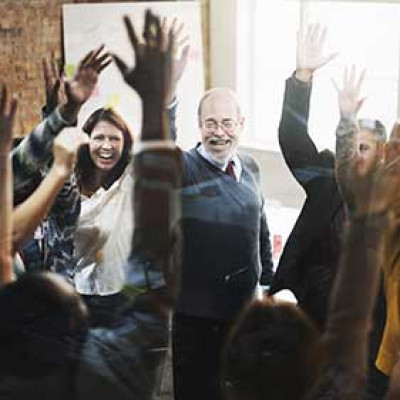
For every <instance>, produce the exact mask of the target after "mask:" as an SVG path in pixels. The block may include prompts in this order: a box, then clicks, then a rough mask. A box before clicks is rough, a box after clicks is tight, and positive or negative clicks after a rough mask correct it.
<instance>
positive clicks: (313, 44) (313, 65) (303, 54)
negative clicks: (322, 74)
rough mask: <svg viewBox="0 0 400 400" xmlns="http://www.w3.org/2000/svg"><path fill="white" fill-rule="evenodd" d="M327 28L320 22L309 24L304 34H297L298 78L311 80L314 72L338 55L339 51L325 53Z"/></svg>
mask: <svg viewBox="0 0 400 400" xmlns="http://www.w3.org/2000/svg"><path fill="white" fill-rule="evenodd" d="M325 39H326V28H325V27H321V25H320V24H310V25H308V28H307V32H306V33H305V34H304V33H303V32H302V31H299V32H298V34H297V57H296V58H297V64H296V78H298V79H300V80H301V81H303V82H309V81H311V79H312V76H313V74H314V72H315V71H316V70H317V69H319V68H321V67H322V66H324V65H325V64H327V63H328V62H329V61H331V60H332V59H333V58H335V57H336V56H337V53H330V54H324V46H325Z"/></svg>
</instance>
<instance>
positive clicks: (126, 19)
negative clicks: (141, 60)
mask: <svg viewBox="0 0 400 400" xmlns="http://www.w3.org/2000/svg"><path fill="white" fill-rule="evenodd" d="M124 24H125V27H126V31H127V32H128V36H129V40H130V42H131V44H132V47H133V49H134V51H135V54H137V52H138V48H139V41H138V38H137V36H136V33H135V29H134V28H133V25H132V22H131V20H130V19H129V17H128V16H127V15H125V16H124Z"/></svg>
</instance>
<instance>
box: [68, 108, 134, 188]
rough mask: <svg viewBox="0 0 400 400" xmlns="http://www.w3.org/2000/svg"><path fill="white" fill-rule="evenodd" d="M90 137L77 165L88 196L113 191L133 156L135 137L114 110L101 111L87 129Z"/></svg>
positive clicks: (93, 117) (85, 128)
mask: <svg viewBox="0 0 400 400" xmlns="http://www.w3.org/2000/svg"><path fill="white" fill-rule="evenodd" d="M83 131H84V132H86V133H87V134H88V135H89V136H90V143H89V146H85V147H84V148H82V149H81V151H80V153H79V156H78V162H77V166H76V171H77V178H78V184H79V186H80V189H81V192H82V193H83V194H85V195H91V194H93V193H94V192H95V191H96V190H97V189H99V188H100V187H104V188H109V187H110V186H111V185H112V184H113V183H114V182H115V181H116V180H117V179H118V178H119V177H121V175H122V173H123V172H124V170H125V168H126V166H127V165H128V163H129V161H130V157H131V150H132V145H133V139H132V134H131V132H130V131H129V129H128V127H127V125H126V124H125V122H124V121H123V120H122V118H121V117H120V116H119V115H118V114H117V113H116V112H115V111H113V110H112V109H110V108H99V109H98V110H96V111H95V112H93V113H92V114H91V116H90V117H89V118H88V119H87V121H86V122H85V124H84V126H83Z"/></svg>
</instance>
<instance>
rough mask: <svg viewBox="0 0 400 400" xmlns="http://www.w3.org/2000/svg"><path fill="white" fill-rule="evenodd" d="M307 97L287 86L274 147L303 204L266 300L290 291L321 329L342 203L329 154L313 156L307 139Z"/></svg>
mask: <svg viewBox="0 0 400 400" xmlns="http://www.w3.org/2000/svg"><path fill="white" fill-rule="evenodd" d="M310 94H311V85H309V84H304V83H302V82H300V81H298V80H297V79H296V78H295V77H291V78H289V79H288V80H287V81H286V90H285V97H284V103H283V110H282V117H281V121H280V126H279V144H280V147H281V150H282V153H283V156H284V159H285V161H286V164H287V165H288V167H289V169H290V171H291V173H292V174H293V176H294V178H295V179H296V180H297V182H299V184H300V185H301V186H302V187H303V189H304V191H305V192H306V200H305V203H304V206H303V208H302V210H301V213H300V216H299V218H298V220H297V221H296V224H295V226H294V228H293V230H292V232H291V234H290V236H289V238H288V241H287V243H286V245H285V248H284V251H283V253H282V256H281V259H280V262H279V265H278V268H277V271H276V274H275V278H274V280H273V282H272V285H271V288H270V294H274V293H276V292H277V291H279V290H282V289H290V290H292V291H293V293H294V294H295V296H296V298H297V300H298V302H299V305H300V306H301V307H303V308H304V309H305V311H306V312H307V313H308V314H309V315H310V316H311V317H312V318H313V319H314V320H316V322H318V323H321V324H323V323H324V320H325V315H326V307H327V301H328V297H329V293H330V288H331V285H332V283H333V278H334V276H335V272H336V267H337V262H338V258H339V254H340V240H341V239H340V236H341V231H342V220H343V201H342V198H341V195H340V192H339V189H338V186H337V183H336V179H335V173H334V169H335V158H334V154H333V153H332V152H330V151H328V150H324V151H322V152H318V150H317V148H316V146H315V145H314V143H313V141H312V140H311V138H310V136H309V133H308V116H309V105H310ZM332 134H334V133H333V132H332Z"/></svg>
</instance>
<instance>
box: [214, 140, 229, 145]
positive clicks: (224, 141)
mask: <svg viewBox="0 0 400 400" xmlns="http://www.w3.org/2000/svg"><path fill="white" fill-rule="evenodd" d="M226 143H228V140H211V144H216V145H218V144H226Z"/></svg>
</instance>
